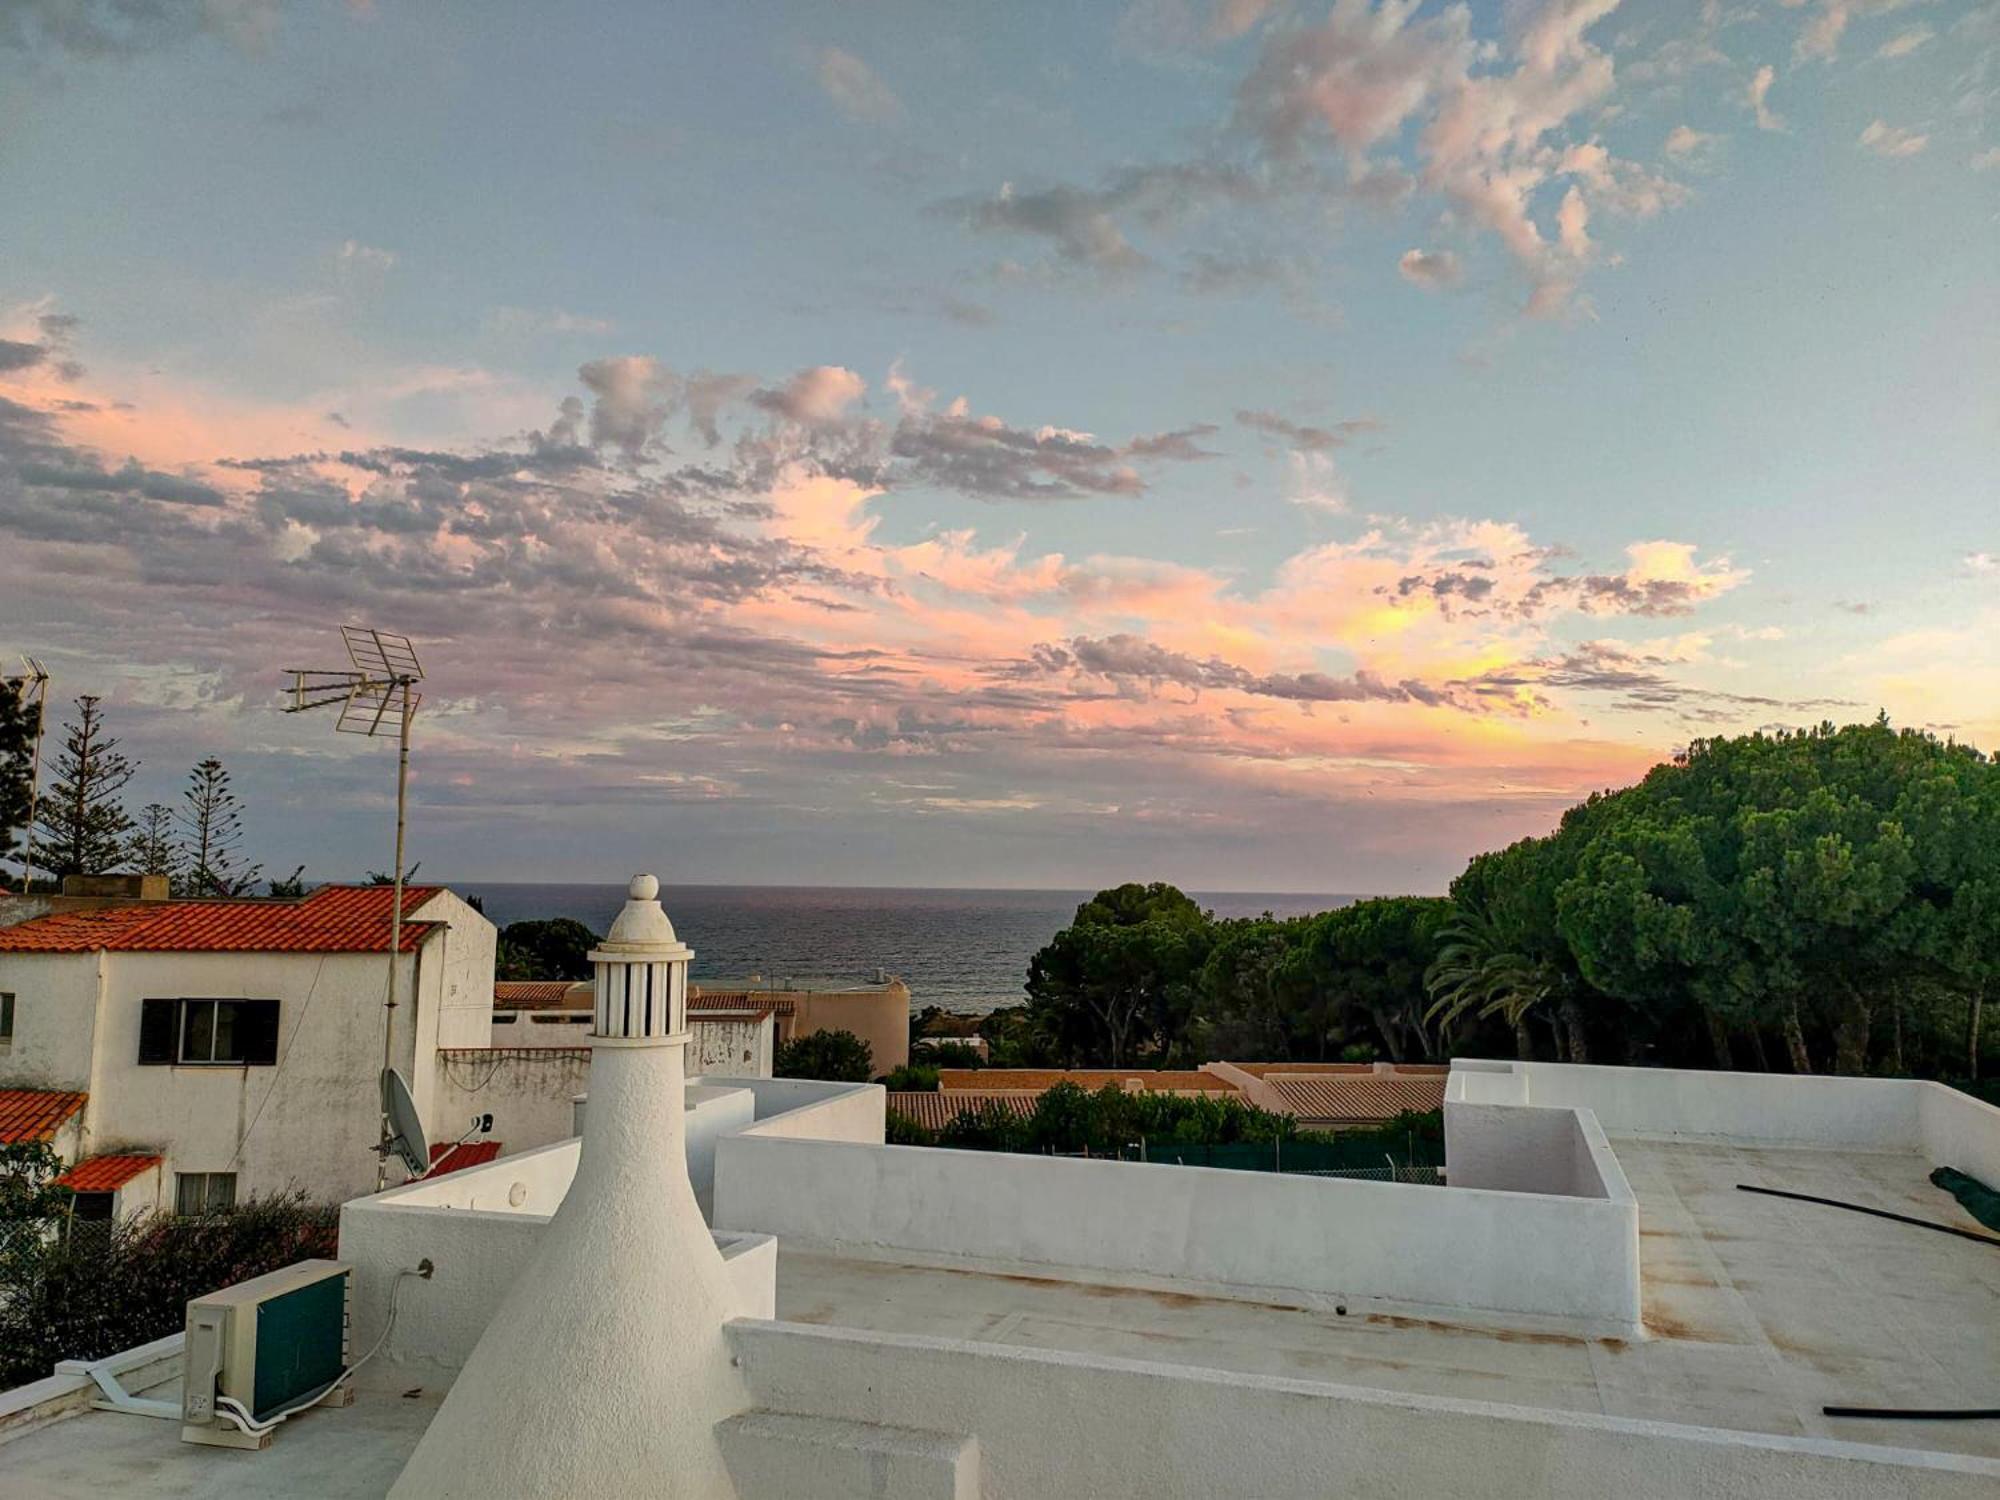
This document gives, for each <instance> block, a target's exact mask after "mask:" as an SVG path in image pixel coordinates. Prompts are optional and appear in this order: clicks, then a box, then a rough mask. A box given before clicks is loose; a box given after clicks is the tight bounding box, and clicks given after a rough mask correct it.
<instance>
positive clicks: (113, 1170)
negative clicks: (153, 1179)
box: [56, 1156, 162, 1193]
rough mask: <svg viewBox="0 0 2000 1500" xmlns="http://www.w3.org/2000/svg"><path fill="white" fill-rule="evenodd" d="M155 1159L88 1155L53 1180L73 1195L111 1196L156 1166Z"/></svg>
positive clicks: (156, 1159) (157, 1161)
mask: <svg viewBox="0 0 2000 1500" xmlns="http://www.w3.org/2000/svg"><path fill="white" fill-rule="evenodd" d="M161 1160H162V1158H160V1157H157V1156H88V1157H85V1158H84V1159H83V1160H82V1161H80V1162H78V1163H77V1164H76V1165H75V1166H73V1167H71V1168H70V1169H69V1170H68V1171H67V1172H65V1173H63V1174H62V1176H60V1177H58V1178H57V1179H56V1181H57V1182H58V1183H60V1184H61V1185H62V1186H63V1187H66V1188H68V1189H69V1190H70V1191H71V1192H73V1193H110V1192H115V1191H117V1190H118V1189H119V1188H122V1187H123V1186H125V1184H126V1183H128V1182H130V1181H131V1180H132V1179H133V1178H134V1177H140V1176H143V1175H144V1174H145V1173H147V1172H150V1171H152V1170H153V1168H155V1167H157V1166H158V1165H159V1164H160V1162H161Z"/></svg>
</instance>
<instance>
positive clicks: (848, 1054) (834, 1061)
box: [771, 1031, 875, 1083]
mask: <svg viewBox="0 0 2000 1500" xmlns="http://www.w3.org/2000/svg"><path fill="white" fill-rule="evenodd" d="M771 1072H772V1074H773V1075H774V1076H776V1077H778V1078H818V1079H823V1080H825V1081H826V1082H828V1083H866V1082H868V1081H869V1080H870V1079H871V1078H873V1077H874V1076H875V1054H874V1051H873V1050H872V1049H871V1048H870V1047H869V1045H868V1044H867V1043H866V1042H865V1041H863V1040H862V1039H861V1038H860V1037H858V1036H856V1035H855V1034H854V1033H853V1032H851V1031H813V1032H808V1033H807V1034H806V1035H805V1036H801V1037H794V1038H793V1039H792V1040H791V1041H789V1042H780V1043H779V1044H778V1050H777V1054H776V1056H775V1057H773V1058H772V1060H771Z"/></svg>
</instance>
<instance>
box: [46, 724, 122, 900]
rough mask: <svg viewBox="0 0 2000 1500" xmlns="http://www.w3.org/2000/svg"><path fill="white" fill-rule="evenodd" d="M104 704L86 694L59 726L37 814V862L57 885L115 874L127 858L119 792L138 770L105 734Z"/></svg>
mask: <svg viewBox="0 0 2000 1500" xmlns="http://www.w3.org/2000/svg"><path fill="white" fill-rule="evenodd" d="M102 701H103V700H102V699H99V698H97V697H94V696H92V695H91V694H89V693H86V694H84V695H83V696H82V697H80V698H78V699H77V700H76V717H75V718H73V719H71V720H70V721H69V722H68V723H66V724H65V725H63V744H62V750H61V751H60V752H59V754H58V755H57V758H56V763H55V767H54V776H53V779H52V780H51V781H50V783H49V788H48V791H47V793H46V794H45V795H44V796H43V797H42V799H41V804H40V807H39V808H38V809H37V812H36V820H35V821H36V824H37V827H38V831H39V835H40V836H39V837H38V838H37V840H36V846H35V852H36V861H35V862H36V863H37V864H39V865H40V866H41V867H42V868H43V869H45V870H47V871H49V872H50V873H51V874H53V875H54V876H55V877H56V878H57V879H58V880H60V879H61V878H62V877H63V876H65V875H96V874H102V873H103V872H105V871H107V870H115V869H117V868H118V867H119V866H120V865H121V864H122V863H124V859H125V846H126V841H127V840H128V839H129V838H130V837H131V834H132V819H131V817H130V816H128V815H127V813H126V811H125V805H124V803H123V802H122V801H121V800H120V793H122V792H123V791H124V790H125V784H126V783H127V782H128V781H130V780H131V779H132V775H133V773H134V772H135V771H137V770H138V766H137V764H136V763H135V762H133V761H130V760H128V759H126V758H125V757H124V756H123V755H121V754H119V752H118V741H117V740H116V739H114V738H113V737H112V736H111V735H110V734H108V733H107V732H106V731H105V727H104V714H103V712H102V711H101V710H100V709H99V707H98V704H99V703H100V702H102Z"/></svg>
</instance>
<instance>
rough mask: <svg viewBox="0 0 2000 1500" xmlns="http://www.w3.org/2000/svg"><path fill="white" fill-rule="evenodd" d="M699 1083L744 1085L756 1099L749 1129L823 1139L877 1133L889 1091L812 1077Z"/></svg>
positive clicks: (872, 1138)
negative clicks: (755, 1115)
mask: <svg viewBox="0 0 2000 1500" xmlns="http://www.w3.org/2000/svg"><path fill="white" fill-rule="evenodd" d="M700 1081H701V1082H702V1083H710V1084H717V1085H721V1086H723V1087H727V1088H737V1089H748V1090H749V1091H750V1094H751V1096H752V1097H753V1098H754V1099H755V1100H756V1101H757V1124H756V1126H755V1127H754V1129H753V1131H752V1133H753V1134H756V1135H763V1136H800V1137H805V1138H808V1139H812V1140H823V1141H875V1142H878V1143H879V1142H880V1141H881V1139H882V1131H883V1123H884V1120H885V1118H886V1116H887V1113H888V1104H889V1094H888V1091H887V1090H886V1089H884V1088H883V1087H882V1086H881V1085H880V1084H875V1083H824V1082H821V1081H820V1080H818V1079H814V1078H703V1079H701V1080H700Z"/></svg>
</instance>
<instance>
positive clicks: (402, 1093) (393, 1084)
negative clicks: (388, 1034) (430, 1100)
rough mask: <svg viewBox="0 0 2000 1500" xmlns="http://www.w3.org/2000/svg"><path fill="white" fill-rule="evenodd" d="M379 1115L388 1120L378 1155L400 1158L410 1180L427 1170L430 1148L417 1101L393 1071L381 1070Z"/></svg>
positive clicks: (401, 1076)
mask: <svg viewBox="0 0 2000 1500" xmlns="http://www.w3.org/2000/svg"><path fill="white" fill-rule="evenodd" d="M382 1113H383V1115H384V1116H385V1117H386V1118H387V1119H388V1121H389V1138H388V1139H387V1140H386V1141H384V1142H383V1143H382V1144H381V1146H380V1147H378V1148H377V1151H378V1153H379V1154H380V1155H383V1156H389V1155H394V1156H396V1157H399V1158H400V1159H401V1160H402V1163H403V1165H404V1166H406V1167H408V1168H409V1169H410V1175H411V1176H412V1177H421V1176H423V1175H424V1174H425V1173H426V1172H428V1171H430V1169H431V1148H430V1145H429V1143H428V1142H426V1141H425V1140H424V1122H423V1121H422V1120H420V1119H419V1118H417V1101H416V1100H415V1099H412V1098H411V1097H410V1086H409V1085H408V1084H407V1083H405V1082H403V1075H402V1074H401V1073H398V1072H397V1071H396V1070H395V1069H394V1068H384V1069H383V1070H382Z"/></svg>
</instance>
